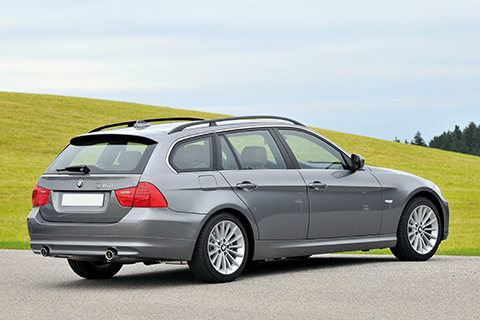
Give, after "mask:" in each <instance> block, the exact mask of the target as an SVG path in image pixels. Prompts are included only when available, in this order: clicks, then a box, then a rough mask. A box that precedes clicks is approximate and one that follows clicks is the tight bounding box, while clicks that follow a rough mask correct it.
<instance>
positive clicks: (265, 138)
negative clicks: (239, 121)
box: [222, 130, 287, 169]
mask: <svg viewBox="0 0 480 320" xmlns="http://www.w3.org/2000/svg"><path fill="white" fill-rule="evenodd" d="M226 136H227V139H228V141H229V142H230V144H231V145H232V146H233V149H234V150H233V152H235V153H236V156H237V158H238V159H239V161H240V165H241V167H242V169H286V168H287V167H286V165H285V162H284V160H283V157H282V155H281V153H280V151H279V149H278V147H277V145H276V143H275V141H274V140H273V138H272V136H271V135H270V133H269V132H268V131H267V130H257V131H242V132H235V133H227V134H226ZM222 148H223V145H222Z"/></svg>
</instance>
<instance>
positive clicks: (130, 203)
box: [115, 182, 168, 208]
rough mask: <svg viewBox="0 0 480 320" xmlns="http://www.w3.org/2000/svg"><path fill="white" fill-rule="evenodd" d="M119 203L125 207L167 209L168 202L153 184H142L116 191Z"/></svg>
mask: <svg viewBox="0 0 480 320" xmlns="http://www.w3.org/2000/svg"><path fill="white" fill-rule="evenodd" d="M115 196H116V197H117V200H118V203H119V204H120V205H121V206H124V207H144V208H145V207H147V208H165V207H167V206H168V204H167V200H165V198H164V197H163V195H162V193H161V192H160V191H159V190H158V189H157V188H156V187H155V186H154V185H153V184H151V183H148V182H140V183H139V184H138V186H136V187H133V188H126V189H120V190H115Z"/></svg>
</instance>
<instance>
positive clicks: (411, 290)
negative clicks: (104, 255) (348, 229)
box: [0, 250, 480, 320]
mask: <svg viewBox="0 0 480 320" xmlns="http://www.w3.org/2000/svg"><path fill="white" fill-rule="evenodd" d="M0 288H1V290H0V319H27V318H29V319H95V318H96V319H218V320H220V319H277V320H278V319H480V257H447V256H434V257H433V258H432V259H431V260H429V261H427V262H420V263H419V262H400V261H398V260H396V259H395V258H393V256H383V255H382V256H380V255H317V256H313V257H311V258H310V259H308V260H281V261H270V262H265V263H261V264H258V265H255V266H252V267H249V268H248V269H247V270H246V272H245V273H244V274H243V275H242V276H241V277H240V278H239V279H237V280H236V281H234V282H232V283H227V284H213V285H212V284H203V283H200V282H198V281H197V280H196V279H195V278H194V277H193V276H192V275H191V273H190V272H189V270H188V267H187V266H185V265H165V264H161V265H153V266H144V265H143V264H135V265H126V266H124V267H123V269H122V270H121V271H120V272H119V273H118V274H117V275H116V276H115V277H114V278H112V279H109V280H84V279H82V278H79V277H78V276H77V275H76V274H74V273H73V271H71V270H70V268H69V266H68V264H67V262H66V260H63V259H55V258H42V257H40V256H38V255H35V254H33V253H32V252H30V251H14V250H0Z"/></svg>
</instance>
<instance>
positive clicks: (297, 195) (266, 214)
mask: <svg viewBox="0 0 480 320" xmlns="http://www.w3.org/2000/svg"><path fill="white" fill-rule="evenodd" d="M221 173H222V175H223V176H224V177H225V179H226V180H227V181H228V183H229V184H230V185H231V186H232V188H233V190H234V191H235V193H236V194H237V195H238V196H239V197H240V199H242V201H243V202H244V203H245V204H246V205H247V206H248V208H249V209H250V211H251V212H252V214H253V216H254V217H255V219H256V221H257V225H258V228H259V232H260V239H262V240H274V239H305V238H306V236H307V229H308V200H307V192H306V186H305V182H304V181H303V179H302V177H301V176H300V174H299V173H298V171H296V170H238V171H237V170H236V171H222V172H221Z"/></svg>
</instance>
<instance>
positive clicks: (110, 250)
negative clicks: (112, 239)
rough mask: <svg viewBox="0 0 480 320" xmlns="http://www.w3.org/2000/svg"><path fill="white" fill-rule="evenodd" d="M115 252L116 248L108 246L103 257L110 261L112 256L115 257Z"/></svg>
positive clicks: (116, 252)
mask: <svg viewBox="0 0 480 320" xmlns="http://www.w3.org/2000/svg"><path fill="white" fill-rule="evenodd" d="M117 254H118V251H117V249H114V248H108V249H107V252H105V259H107V261H112V259H113V257H115V256H116V255H117Z"/></svg>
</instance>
